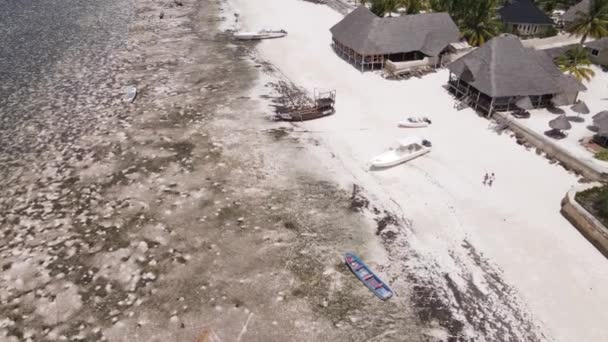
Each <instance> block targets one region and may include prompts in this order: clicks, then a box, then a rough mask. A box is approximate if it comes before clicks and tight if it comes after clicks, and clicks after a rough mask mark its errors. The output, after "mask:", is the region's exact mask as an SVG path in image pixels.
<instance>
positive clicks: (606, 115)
mask: <svg viewBox="0 0 608 342" xmlns="http://www.w3.org/2000/svg"><path fill="white" fill-rule="evenodd" d="M591 118H593V120H599V119H604V118H608V110H603V111H601V112H599V113H597V114H595V115H594V116H592V117H591Z"/></svg>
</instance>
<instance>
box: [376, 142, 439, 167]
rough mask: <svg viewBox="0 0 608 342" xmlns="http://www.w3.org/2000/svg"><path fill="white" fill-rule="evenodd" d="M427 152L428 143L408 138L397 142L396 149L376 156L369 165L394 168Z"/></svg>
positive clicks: (428, 150)
mask: <svg viewBox="0 0 608 342" xmlns="http://www.w3.org/2000/svg"><path fill="white" fill-rule="evenodd" d="M429 152H431V142H430V141H428V140H426V139H421V138H419V137H408V138H405V139H401V140H399V141H398V146H397V148H391V149H389V150H388V151H386V152H384V153H382V154H380V155H379V156H376V157H375V158H374V159H372V160H371V164H372V166H373V167H377V168H384V167H390V166H395V165H399V164H401V163H405V162H406V161H409V160H412V159H414V158H417V157H420V156H421V155H423V154H426V153H429Z"/></svg>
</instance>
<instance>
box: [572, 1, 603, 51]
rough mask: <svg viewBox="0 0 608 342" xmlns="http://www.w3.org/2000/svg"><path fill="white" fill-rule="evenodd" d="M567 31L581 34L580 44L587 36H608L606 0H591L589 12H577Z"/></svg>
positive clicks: (583, 42)
mask: <svg viewBox="0 0 608 342" xmlns="http://www.w3.org/2000/svg"><path fill="white" fill-rule="evenodd" d="M569 31H570V33H572V34H576V35H580V36H581V45H583V44H585V41H586V40H587V37H593V38H602V37H606V36H608V0H591V5H590V8H589V13H584V12H578V13H577V18H576V20H575V21H574V23H573V24H572V26H571V27H570V28H569Z"/></svg>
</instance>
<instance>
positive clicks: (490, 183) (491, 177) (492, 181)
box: [488, 172, 496, 187]
mask: <svg viewBox="0 0 608 342" xmlns="http://www.w3.org/2000/svg"><path fill="white" fill-rule="evenodd" d="M495 179H496V177H495V176H494V172H492V175H491V176H490V180H488V185H489V186H490V187H492V184H493V183H494V180H495Z"/></svg>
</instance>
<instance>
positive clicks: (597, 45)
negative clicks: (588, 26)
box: [585, 38, 608, 51]
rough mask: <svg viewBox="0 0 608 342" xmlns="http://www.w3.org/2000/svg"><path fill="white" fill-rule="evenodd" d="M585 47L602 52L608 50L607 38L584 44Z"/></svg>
mask: <svg viewBox="0 0 608 342" xmlns="http://www.w3.org/2000/svg"><path fill="white" fill-rule="evenodd" d="M585 47H588V48H592V49H595V50H599V51H602V50H604V49H606V48H608V38H600V39H597V40H594V41H591V42H587V43H585Z"/></svg>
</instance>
